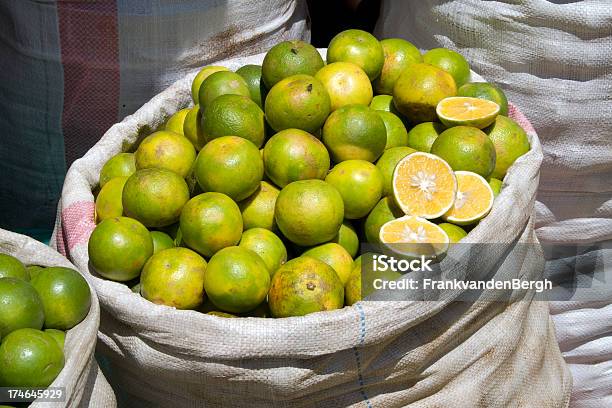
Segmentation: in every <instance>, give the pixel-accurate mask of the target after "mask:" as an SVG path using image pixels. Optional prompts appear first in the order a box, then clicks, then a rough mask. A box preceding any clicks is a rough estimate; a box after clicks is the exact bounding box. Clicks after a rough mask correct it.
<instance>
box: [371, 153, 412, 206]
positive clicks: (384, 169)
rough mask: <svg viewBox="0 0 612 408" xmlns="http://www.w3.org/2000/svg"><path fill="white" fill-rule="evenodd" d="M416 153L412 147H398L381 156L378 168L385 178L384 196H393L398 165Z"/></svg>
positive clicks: (377, 163) (377, 164)
mask: <svg viewBox="0 0 612 408" xmlns="http://www.w3.org/2000/svg"><path fill="white" fill-rule="evenodd" d="M415 151H416V150H414V149H413V148H411V147H406V146H398V147H392V148H390V149H387V150H385V152H384V153H383V154H382V156H380V158H379V159H378V161H377V162H376V167H378V170H380V173H381V174H382V177H383V193H382V194H383V196H388V195H392V194H393V170H395V166H397V163H399V161H400V160H402V159H403V158H404V157H406V156H408V155H409V154H410V153H414V152H415Z"/></svg>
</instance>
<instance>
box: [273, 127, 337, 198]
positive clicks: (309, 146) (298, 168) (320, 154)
mask: <svg viewBox="0 0 612 408" xmlns="http://www.w3.org/2000/svg"><path fill="white" fill-rule="evenodd" d="M263 159H264V166H265V171H266V175H267V176H268V177H269V178H270V180H272V181H273V182H274V184H276V185H277V186H279V187H284V186H286V185H287V184H289V183H291V182H293V181H298V180H308V179H323V178H324V177H325V175H326V174H327V172H328V171H329V165H330V159H329V153H328V152H327V149H326V148H325V146H324V145H323V143H321V141H320V140H319V139H317V138H316V137H314V136H313V135H311V134H310V133H307V132H305V131H303V130H300V129H285V130H282V131H280V132H278V133H277V134H275V135H274V136H272V137H271V138H270V140H268V142H267V143H266V146H265V147H264V152H263Z"/></svg>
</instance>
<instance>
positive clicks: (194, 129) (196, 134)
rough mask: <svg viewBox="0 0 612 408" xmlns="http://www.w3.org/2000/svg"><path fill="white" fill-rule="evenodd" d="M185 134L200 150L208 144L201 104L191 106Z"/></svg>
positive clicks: (186, 118) (184, 125) (186, 117)
mask: <svg viewBox="0 0 612 408" xmlns="http://www.w3.org/2000/svg"><path fill="white" fill-rule="evenodd" d="M183 134H184V135H185V137H186V138H187V139H188V140H189V141H190V142H191V144H192V145H193V147H195V149H196V150H198V151H200V150H201V149H202V147H204V145H205V144H206V139H205V138H204V130H203V129H202V111H201V110H200V105H196V106H194V107H193V108H191V109H190V110H189V113H187V116H185V123H184V124H183Z"/></svg>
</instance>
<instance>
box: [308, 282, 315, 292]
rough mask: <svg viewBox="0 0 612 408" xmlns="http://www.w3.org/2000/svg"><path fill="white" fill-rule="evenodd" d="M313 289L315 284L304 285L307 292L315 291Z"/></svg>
mask: <svg viewBox="0 0 612 408" xmlns="http://www.w3.org/2000/svg"><path fill="white" fill-rule="evenodd" d="M315 287H316V286H315V284H314V283H312V282H308V283H307V284H306V289H308V290H315Z"/></svg>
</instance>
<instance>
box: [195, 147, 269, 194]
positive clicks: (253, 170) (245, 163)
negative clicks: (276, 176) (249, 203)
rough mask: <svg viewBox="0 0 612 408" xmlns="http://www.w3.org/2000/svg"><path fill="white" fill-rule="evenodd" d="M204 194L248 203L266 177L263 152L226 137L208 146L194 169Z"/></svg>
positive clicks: (199, 156)
mask: <svg viewBox="0 0 612 408" xmlns="http://www.w3.org/2000/svg"><path fill="white" fill-rule="evenodd" d="M194 173H195V176H196V179H197V181H198V184H199V185H200V187H201V188H202V191H205V192H208V191H214V192H218V193H223V194H226V195H228V196H229V197H230V198H232V199H233V200H234V201H240V200H244V199H245V198H247V197H248V196H250V195H251V194H253V193H254V192H255V190H257V188H258V187H259V183H260V182H261V179H262V177H263V174H264V165H263V160H262V159H261V154H260V153H259V149H258V148H257V147H256V146H255V145H254V144H253V143H251V142H250V141H248V140H246V139H243V138H241V137H238V136H223V137H219V138H217V139H214V140H211V141H210V142H208V143H207V144H206V146H204V148H203V149H202V150H200V153H199V154H198V158H197V159H196V162H195V166H194Z"/></svg>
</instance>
